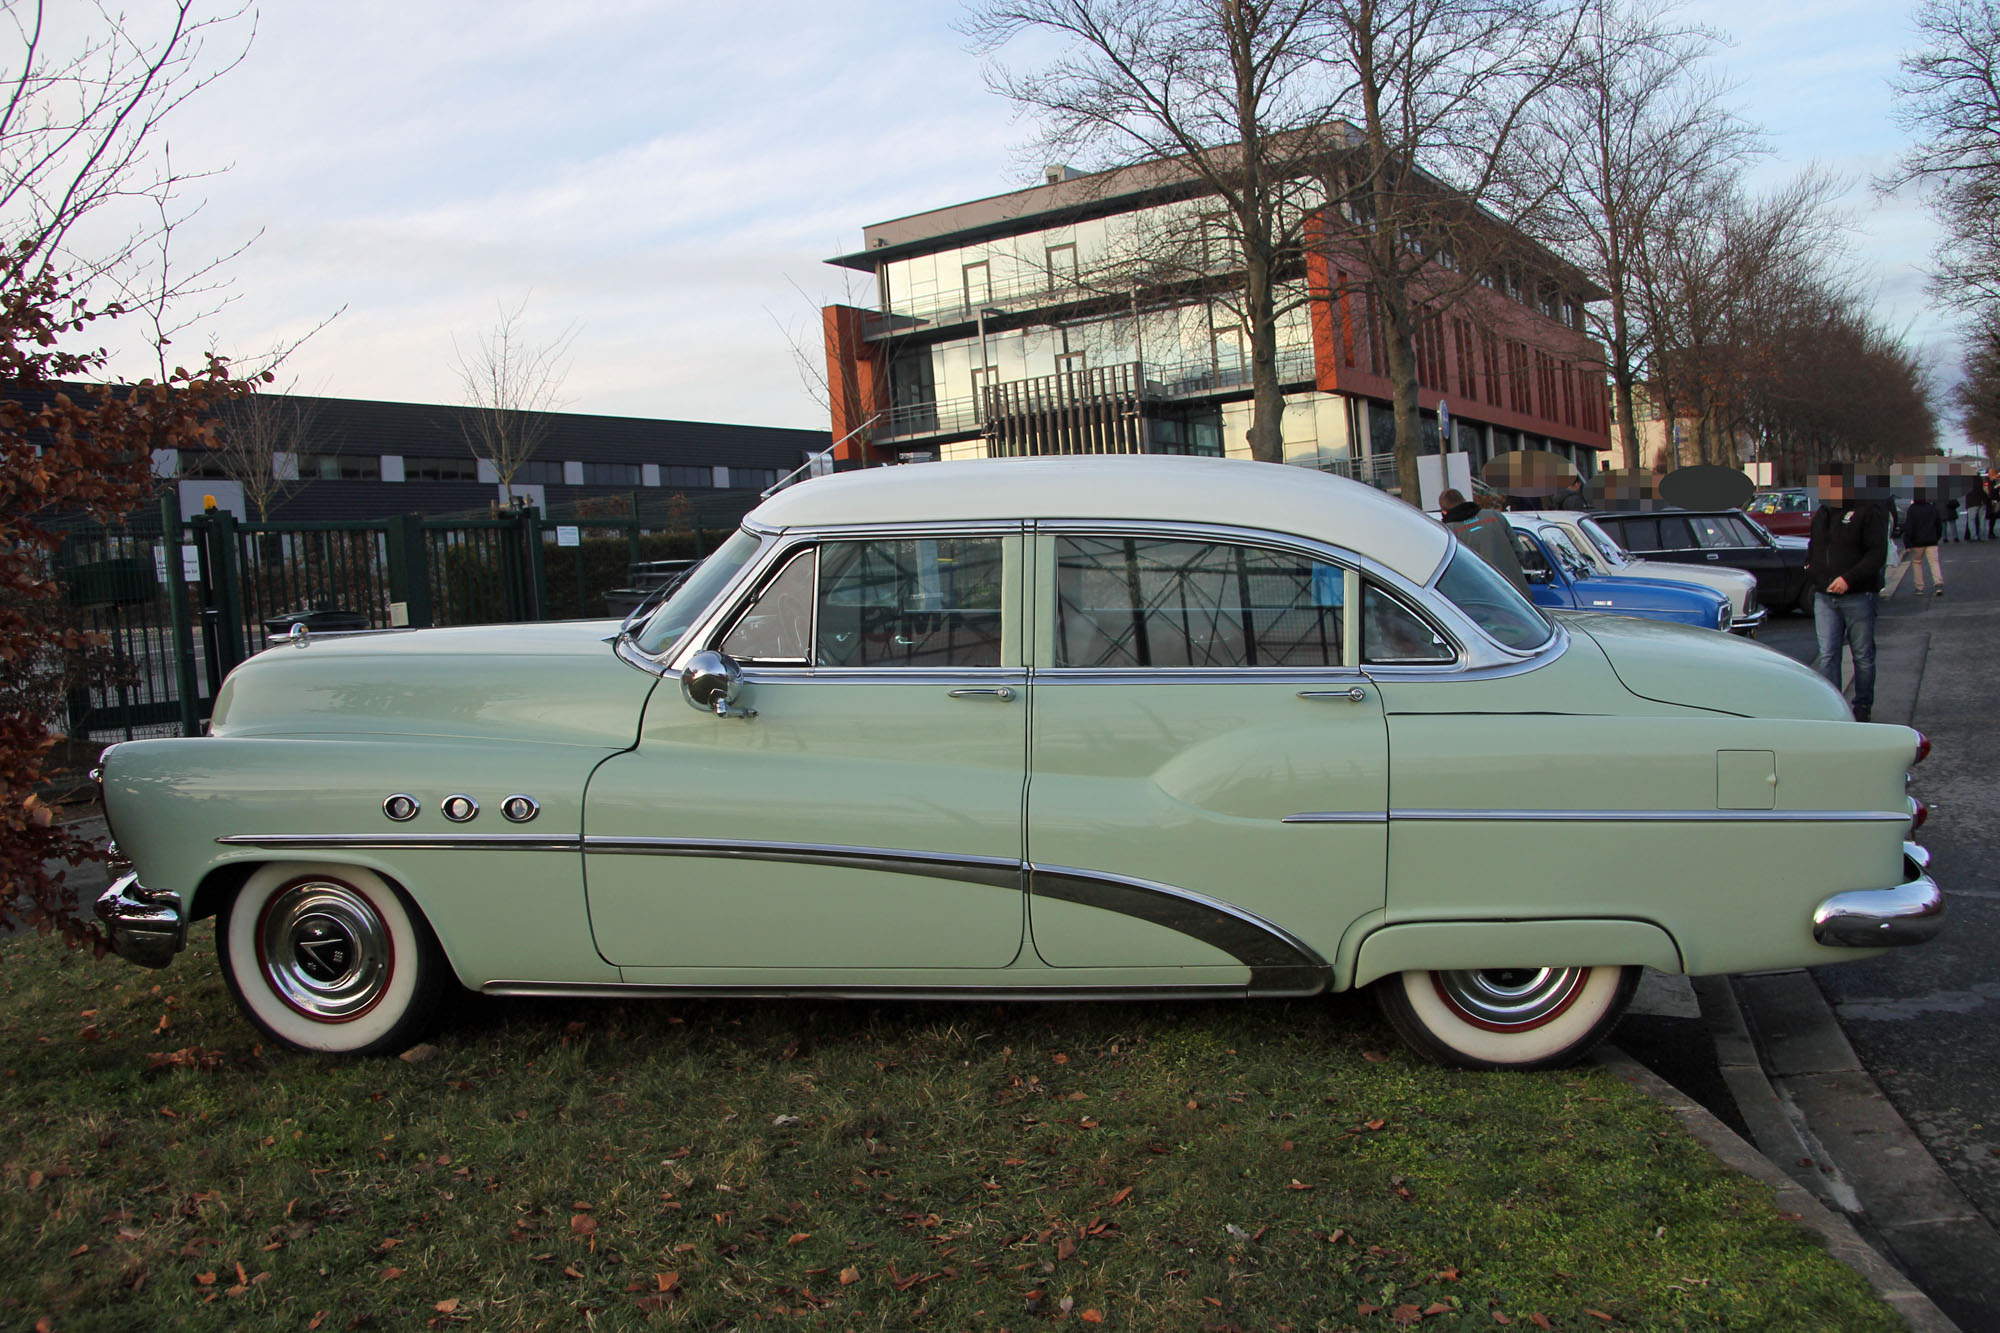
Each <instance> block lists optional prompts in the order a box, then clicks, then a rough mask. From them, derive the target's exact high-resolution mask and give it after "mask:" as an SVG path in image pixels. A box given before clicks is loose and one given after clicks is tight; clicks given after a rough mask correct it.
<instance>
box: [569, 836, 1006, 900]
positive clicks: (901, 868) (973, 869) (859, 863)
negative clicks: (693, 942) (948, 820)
mask: <svg viewBox="0 0 2000 1333" xmlns="http://www.w3.org/2000/svg"><path fill="white" fill-rule="evenodd" d="M582 843H583V850H585V851H586V852H594V853H599V854H609V855H624V856H691V857H708V858H716V859H722V860H743V861H784V862H791V863H794V864H799V865H820V866H838V867H843V868H846V869H852V870H877V871H883V872H886V873H888V874H893V875H925V876H929V877H930V878H932V879H949V880H958V881H961V882H964V883H967V884H988V885H992V886H993V887H995V888H1003V889H1014V890H1016V891H1018V890H1019V889H1020V888H1021V863H1020V862H1019V861H1018V860H1013V859H1010V858H1007V857H999V856H958V855H954V854H952V853H949V852H910V851H902V850H900V849H897V848H892V847H847V846H841V845H838V844H834V843H810V842H751V841H747V840H739V839H734V838H615V837H600V836H591V837H587V838H584V839H583V840H582Z"/></svg>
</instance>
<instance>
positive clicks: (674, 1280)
mask: <svg viewBox="0 0 2000 1333" xmlns="http://www.w3.org/2000/svg"><path fill="white" fill-rule="evenodd" d="M653 1282H654V1284H655V1285H656V1286H657V1287H658V1288H659V1289H660V1290H661V1291H662V1292H668V1291H674V1290H676V1289H678V1288H679V1287H680V1285H681V1275H680V1274H679V1273H676V1272H674V1271H673V1270H672V1269H668V1270H667V1271H666V1272H664V1273H655V1274H653Z"/></svg>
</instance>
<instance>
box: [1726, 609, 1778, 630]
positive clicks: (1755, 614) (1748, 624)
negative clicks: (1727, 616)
mask: <svg viewBox="0 0 2000 1333" xmlns="http://www.w3.org/2000/svg"><path fill="white" fill-rule="evenodd" d="M1770 614H1771V611H1770V608H1769V607H1763V606H1760V607H1758V608H1757V609H1756V610H1755V611H1752V612H1750V614H1748V615H1745V616H1738V617H1737V618H1736V619H1735V620H1734V621H1732V622H1731V623H1730V626H1729V632H1730V633H1731V634H1755V633H1756V632H1757V627H1758V626H1760V625H1762V624H1763V623H1764V619H1765V617H1767V616H1769V615H1770Z"/></svg>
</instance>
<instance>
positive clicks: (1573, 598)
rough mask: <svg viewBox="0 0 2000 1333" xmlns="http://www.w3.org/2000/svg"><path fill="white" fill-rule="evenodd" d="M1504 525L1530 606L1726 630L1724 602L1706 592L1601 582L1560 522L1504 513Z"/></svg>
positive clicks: (1649, 582)
mask: <svg viewBox="0 0 2000 1333" xmlns="http://www.w3.org/2000/svg"><path fill="white" fill-rule="evenodd" d="M1507 522H1508V523H1509V525H1511V526H1512V527H1513V529H1514V549H1515V551H1516V552H1517V553H1518V554H1519V555H1520V557H1521V572H1522V573H1524V574H1526V575H1527V576H1528V594H1529V596H1530V597H1531V598H1532V599H1533V601H1534V603H1535V605H1536V606H1540V607H1546V608H1548V609H1550V610H1555V611H1598V612H1602V613H1604V614H1607V615H1615V616H1641V617H1644V618H1645V619H1647V620H1671V621H1673V622H1674V623H1675V624H1679V625H1693V626H1695V627H1696V628H1698V629H1717V630H1722V631H1723V632H1724V633H1727V632H1728V630H1729V627H1730V624H1731V616H1730V611H1729V599H1728V598H1727V597H1724V596H1723V595H1722V594H1721V593H1719V592H1716V591H1714V590H1713V589H1711V588H1703V587H1698V586H1696V585H1695V584H1692V583H1670V582H1668V581H1666V580H1665V579H1634V578H1615V579H1614V578H1606V577H1604V576H1603V575H1601V574H1599V573H1598V572H1597V568H1596V566H1595V565H1593V564H1592V563H1591V561H1590V559H1589V557H1587V556H1585V555H1584V554H1583V553H1582V552H1581V551H1579V550H1577V549H1576V547H1575V545H1574V544H1573V543H1572V540H1571V537H1570V534H1569V532H1568V531H1567V530H1566V529H1565V528H1564V527H1563V526H1562V525H1561V524H1559V523H1552V522H1549V521H1548V520H1546V519H1544V518H1541V517H1540V516H1538V515H1535V514H1509V515H1507Z"/></svg>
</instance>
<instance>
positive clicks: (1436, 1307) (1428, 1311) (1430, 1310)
mask: <svg viewBox="0 0 2000 1333" xmlns="http://www.w3.org/2000/svg"><path fill="white" fill-rule="evenodd" d="M1450 1313H1451V1306H1450V1305H1448V1304H1446V1303H1445V1302H1444V1301H1432V1302H1431V1303H1430V1304H1429V1305H1426V1306H1425V1307H1424V1317H1425V1318H1426V1319H1428V1318H1430V1316H1432V1315H1434V1314H1450Z"/></svg>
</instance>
